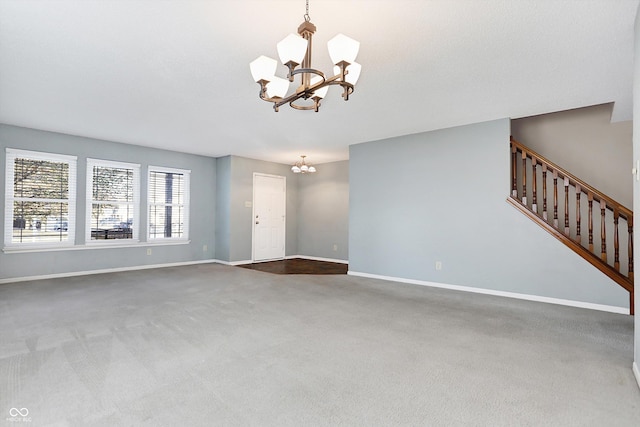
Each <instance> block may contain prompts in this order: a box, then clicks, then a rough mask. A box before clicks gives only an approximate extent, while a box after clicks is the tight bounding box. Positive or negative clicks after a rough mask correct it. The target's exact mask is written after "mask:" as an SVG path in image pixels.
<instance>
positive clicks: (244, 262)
mask: <svg viewBox="0 0 640 427" xmlns="http://www.w3.org/2000/svg"><path fill="white" fill-rule="evenodd" d="M213 262H217V263H218V264H224V265H244V264H253V261H251V260H250V259H245V260H242V261H223V260H221V259H214V260H213Z"/></svg>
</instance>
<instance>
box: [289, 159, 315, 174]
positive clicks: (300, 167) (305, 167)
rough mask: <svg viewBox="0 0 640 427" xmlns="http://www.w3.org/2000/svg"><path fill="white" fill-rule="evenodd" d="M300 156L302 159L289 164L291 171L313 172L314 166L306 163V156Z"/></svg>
mask: <svg viewBox="0 0 640 427" xmlns="http://www.w3.org/2000/svg"><path fill="white" fill-rule="evenodd" d="M300 157H302V160H300V161H299V162H296V164H294V165H293V166H291V172H293V173H315V172H316V168H315V167H313V166H311V165H309V164H307V163H306V162H305V160H304V159H305V157H307V156H300Z"/></svg>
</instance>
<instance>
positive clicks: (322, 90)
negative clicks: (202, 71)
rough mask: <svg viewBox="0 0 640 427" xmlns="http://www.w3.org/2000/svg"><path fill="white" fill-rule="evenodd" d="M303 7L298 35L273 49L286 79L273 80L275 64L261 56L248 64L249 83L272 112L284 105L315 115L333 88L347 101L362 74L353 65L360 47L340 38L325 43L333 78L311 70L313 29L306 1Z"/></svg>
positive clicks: (288, 37)
mask: <svg viewBox="0 0 640 427" xmlns="http://www.w3.org/2000/svg"><path fill="white" fill-rule="evenodd" d="M306 5H307V6H306V13H305V15H304V22H303V23H302V24H300V26H299V27H298V35H296V34H289V35H288V36H287V37H285V38H284V39H282V40H281V41H280V42H279V43H278V44H277V45H276V48H277V51H278V56H279V57H280V61H281V62H282V63H283V64H284V65H285V66H286V67H287V69H288V70H289V72H288V74H287V78H286V79H283V78H280V77H277V76H276V68H277V66H278V63H277V61H276V60H275V59H272V58H269V57H266V56H264V55H262V56H260V57H258V58H257V59H256V60H254V61H253V62H251V63H250V64H249V67H250V69H251V76H252V77H253V80H255V82H256V83H258V84H259V85H260V99H262V100H264V101H267V102H271V103H273V109H274V111H276V112H277V111H279V108H280V107H281V106H282V105H285V104H289V105H290V106H291V107H292V108H295V109H296V110H313V111H315V112H318V109H319V108H320V100H321V99H323V98H324V97H325V96H326V94H327V91H328V90H329V86H333V85H336V86H340V87H342V97H343V98H344V100H345V101H348V100H349V95H350V94H351V93H353V89H354V86H355V84H356V82H357V81H358V78H359V77H360V71H361V70H362V66H361V65H360V64H358V63H357V62H355V59H356V56H358V50H359V49H360V43H359V42H357V41H355V40H353V39H352V38H350V37H347V36H345V35H344V34H338V35H337V36H335V37H334V38H332V39H331V40H329V42H328V43H327V47H328V49H329V56H330V57H331V61H332V62H333V63H334V65H335V66H334V67H333V75H332V76H331V77H327V76H325V75H324V73H322V72H321V71H318V70H316V69H314V68H312V67H311V47H312V38H313V34H314V33H315V32H316V26H315V25H313V24H312V23H311V18H310V17H309V0H307V2H306ZM296 76H299V84H294V86H295V89H294V90H293V91H292V92H291V93H290V94H288V93H289V86H290V84H291V83H293V82H294V81H295V79H296Z"/></svg>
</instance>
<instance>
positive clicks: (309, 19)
mask: <svg viewBox="0 0 640 427" xmlns="http://www.w3.org/2000/svg"><path fill="white" fill-rule="evenodd" d="M304 20H305V21H306V22H310V21H311V17H310V16H309V0H307V8H306V13H305V14H304Z"/></svg>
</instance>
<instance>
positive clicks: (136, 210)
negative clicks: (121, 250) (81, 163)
mask: <svg viewBox="0 0 640 427" xmlns="http://www.w3.org/2000/svg"><path fill="white" fill-rule="evenodd" d="M94 166H104V167H110V168H117V169H132V170H133V202H132V204H133V224H135V226H134V227H133V236H132V238H131V239H112V240H106V239H105V240H91V209H92V205H93V167H94ZM86 195H87V202H86V209H85V245H87V246H109V247H112V246H132V245H137V244H138V243H139V242H140V164H138V163H125V162H117V161H113V160H101V159H91V158H87V192H86Z"/></svg>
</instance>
